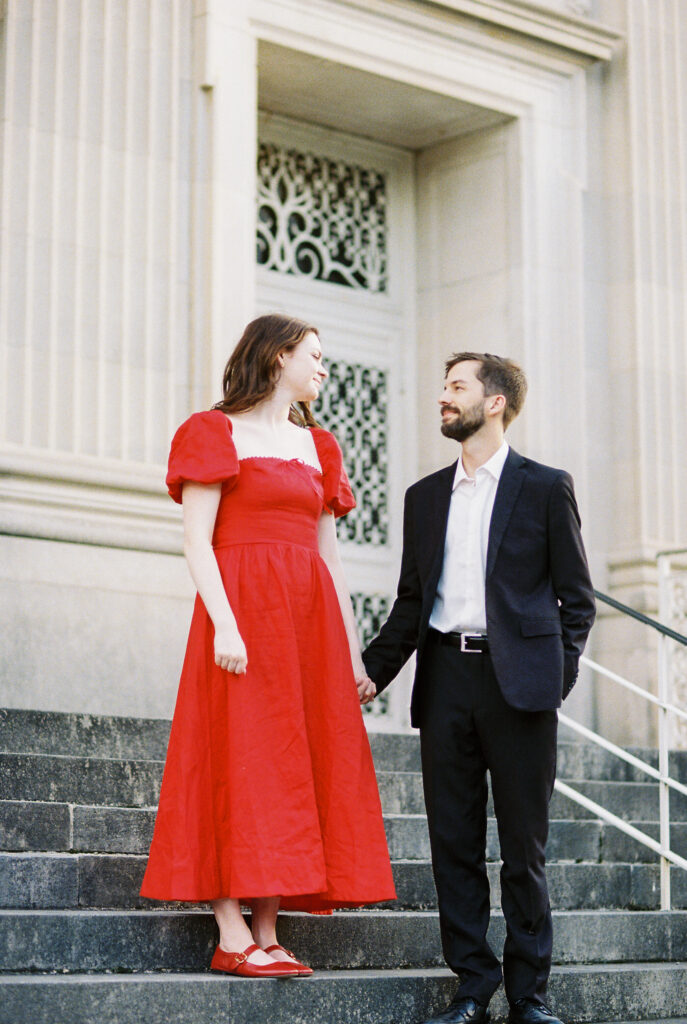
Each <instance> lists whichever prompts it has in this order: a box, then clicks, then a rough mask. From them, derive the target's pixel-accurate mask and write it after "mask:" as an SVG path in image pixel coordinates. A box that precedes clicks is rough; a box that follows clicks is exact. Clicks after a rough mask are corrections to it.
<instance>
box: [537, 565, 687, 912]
mask: <svg viewBox="0 0 687 1024" xmlns="http://www.w3.org/2000/svg"><path fill="white" fill-rule="evenodd" d="M659 561H660V559H659ZM659 575H660V573H659ZM595 594H596V596H597V598H599V599H600V600H602V601H604V602H605V603H607V604H609V605H611V606H612V607H613V608H615V609H617V610H618V611H620V612H623V613H625V614H627V615H630V616H632V617H633V618H636V619H638V620H639V621H641V622H642V623H644V624H645V625H648V626H651V627H653V628H654V629H656V630H658V632H659V633H660V638H659V664H658V696H657V697H655V696H654V695H653V694H652V693H649V692H648V691H647V690H645V689H642V687H641V686H637V685H636V684H635V683H632V682H630V680H629V679H625V678H624V677H623V676H621V675H618V673H617V672H612V671H611V670H610V669H607V668H605V667H604V666H603V665H599V664H598V662H595V661H592V660H591V659H590V658H586V657H584V656H583V657H582V658H581V659H580V660H581V662H583V663H584V664H585V665H587V666H588V667H589V668H591V669H592V670H593V671H594V672H598V673H599V674H600V675H603V676H605V677H606V678H607V679H610V680H611V681H612V682H614V683H617V684H618V685H620V686H622V687H624V688H625V689H627V690H630V691H631V692H632V693H634V694H636V695H637V696H639V697H641V698H642V699H643V700H646V701H647V702H649V703H651V704H654V705H656V706H657V707H658V715H659V718H658V740H659V743H658V769H656V768H654V766H653V765H651V764H648V763H647V762H646V761H643V760H642V759H641V758H639V757H636V756H635V755H634V754H630V753H629V751H626V750H624V749H623V748H622V747H619V746H617V745H616V744H615V743H611V741H610V740H607V739H605V738H604V737H603V736H600V735H599V734H598V733H596V732H594V731H593V730H591V729H588V728H587V727H586V726H584V725H581V724H580V723H579V722H575V721H574V720H573V719H572V718H568V716H567V715H564V714H561V713H559V716H558V717H559V721H560V722H562V723H563V724H564V725H566V726H568V727H569V728H570V729H573V730H574V731H575V732H577V733H579V734H580V735H582V736H584V737H585V738H586V739H588V740H590V741H591V742H592V743H595V744H597V746H600V747H602V748H603V749H604V750H608V751H609V752H610V753H612V754H614V755H616V756H617V757H620V758H622V759H623V760H624V761H626V762H628V763H629V764H631V765H633V766H634V767H635V768H638V769H639V770H640V771H642V772H644V773H645V774H647V775H649V776H651V778H654V779H656V780H657V782H658V784H659V841H658V842H657V841H656V840H655V839H653V838H652V837H651V836H649V835H647V833H646V832H642V831H641V829H638V828H635V827H634V825H630V824H629V823H628V822H627V821H624V820H623V819H622V818H620V817H619V816H618V815H616V814H613V813H612V812H611V811H609V810H607V809H606V808H605V807H602V805H601V804H598V803H597V802H596V801H595V800H590V799H589V797H586V796H585V795H584V794H583V793H580V792H578V791H577V790H575V789H573V788H572V787H571V786H568V785H567V784H566V783H564V782H560V781H559V780H556V782H555V788H556V790H557V791H558V792H559V793H561V794H562V795H563V796H566V797H568V799H570V800H573V801H574V802H575V803H577V804H579V805H580V806H581V807H584V808H585V809H586V810H588V811H591V813H592V814H594V815H595V816H596V817H597V818H600V819H601V820H602V821H606V822H608V823H609V824H610V825H613V826H614V827H615V828H618V829H620V831H621V832H624V833H625V834H626V835H629V836H631V837H632V838H633V839H636V840H637V841H638V842H640V843H642V844H643V845H644V846H646V847H648V848H649V849H651V850H653V851H654V852H655V853H658V854H659V855H660V858H661V909H662V910H670V906H671V899H670V865H671V864H675V865H676V866H677V867H680V868H682V869H683V870H686V871H687V860H686V859H685V858H684V857H681V856H680V855H679V854H677V853H675V851H674V850H671V848H670V803H669V800H670V790H671V789H673V790H676V791H677V792H679V793H682V794H683V795H685V796H687V786H685V785H683V784H682V783H681V782H678V781H677V779H673V778H671V777H670V772H669V724H670V723H669V721H668V715H669V714H672V715H675V716H676V717H678V718H681V719H683V720H687V711H685V710H684V709H683V708H680V707H678V706H677V705H676V704H672V703H671V702H670V701H668V689H669V683H668V679H669V663H670V651H669V648H668V643H669V642H670V641H673V642H677V643H680V644H683V645H684V646H687V637H684V636H682V635H681V634H679V633H676V632H675V630H672V629H669V628H668V627H666V626H663V625H661V623H659V622H656V621H655V620H653V619H650V618H649V617H648V616H646V615H642V614H641V613H639V612H635V611H634V610H633V609H630V608H628V607H627V606H626V605H622V604H621V603H620V602H619V601H616V600H614V599H613V598H609V597H607V595H605V594H601V593H600V592H599V591H595Z"/></svg>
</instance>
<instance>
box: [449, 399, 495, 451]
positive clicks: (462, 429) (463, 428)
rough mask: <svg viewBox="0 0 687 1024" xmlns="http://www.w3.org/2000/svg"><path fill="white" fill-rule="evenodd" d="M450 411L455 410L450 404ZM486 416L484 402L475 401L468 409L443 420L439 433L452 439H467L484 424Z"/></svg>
mask: <svg viewBox="0 0 687 1024" xmlns="http://www.w3.org/2000/svg"><path fill="white" fill-rule="evenodd" d="M449 408H450V409H451V410H452V411H454V412H457V410H456V409H455V408H454V407H453V406H451V407H449ZM486 421H487V418H486V416H485V415H484V402H475V404H474V405H471V406H470V408H469V409H466V410H465V411H464V412H462V413H461V412H459V413H458V415H457V417H456V418H455V419H452V420H445V421H444V422H443V423H442V424H441V433H442V434H443V435H444V437H450V438H451V440H452V441H461V442H462V441H467V439H468V438H469V437H472V435H473V434H476V433H477V431H478V430H479V429H480V427H482V426H484V424H485V423H486Z"/></svg>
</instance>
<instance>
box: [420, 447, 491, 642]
mask: <svg viewBox="0 0 687 1024" xmlns="http://www.w3.org/2000/svg"><path fill="white" fill-rule="evenodd" d="M508 451H509V448H508V445H507V444H506V442H505V441H504V442H503V444H502V445H501V447H500V448H499V449H498V451H496V452H494V454H493V455H492V457H491V458H490V459H489V460H488V461H487V462H485V463H484V465H483V466H480V467H479V469H478V470H477V471H476V473H475V476H474V479H470V477H469V476H468V475H467V473H466V472H465V468H464V467H463V457H462V455H461V457H460V459H459V460H458V465H457V466H456V475H455V477H454V480H453V492H452V494H451V505H450V508H449V513H448V523H447V525H446V544H445V546H444V565H443V569H442V571H441V576H440V578H439V583H438V585H437V596H436V599H435V601H434V607H433V609H432V614H431V616H430V619H429V624H430V626H431V627H432V628H433V629H438V630H439V631H440V632H442V633H454V632H455V633H486V631H487V611H486V604H485V597H484V589H485V574H486V567H487V546H488V543H489V525H490V523H491V513H492V511H493V508H494V499H495V497H496V488H497V487H498V483H499V479H500V477H501V473H502V471H503V467H504V464H505V461H506V458H507V457H508Z"/></svg>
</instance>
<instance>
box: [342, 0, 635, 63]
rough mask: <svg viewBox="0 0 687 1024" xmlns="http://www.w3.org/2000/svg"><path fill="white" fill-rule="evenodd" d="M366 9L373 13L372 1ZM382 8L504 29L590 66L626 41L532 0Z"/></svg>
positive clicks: (388, 2) (439, 1)
mask: <svg viewBox="0 0 687 1024" xmlns="http://www.w3.org/2000/svg"><path fill="white" fill-rule="evenodd" d="M349 2H351V0H349ZM352 5H353V6H357V5H358V0H352ZM364 6H365V7H366V8H367V9H368V10H369V9H370V6H371V5H370V3H369V0H366V2H365V4H364ZM374 6H376V4H375V5H374ZM383 6H384V7H386V8H394V7H396V8H397V11H398V13H400V10H401V8H403V9H405V11H409V9H411V8H415V9H416V10H418V12H421V11H423V10H424V12H425V13H428V14H429V13H431V12H432V9H433V10H434V12H435V13H438V12H439V11H442V10H443V12H453V13H454V14H455V15H456V17H457V18H458V19H460V20H462V21H464V22H468V23H469V22H471V23H473V25H475V26H479V25H481V26H482V27H483V28H484V29H490V30H493V29H494V28H498V29H501V30H502V31H503V32H504V33H507V34H509V35H511V36H512V37H513V39H514V41H515V39H516V38H517V37H520V39H522V37H525V38H529V39H530V40H531V41H532V42H537V43H548V44H550V45H551V46H553V47H556V48H560V49H562V50H567V51H568V52H570V53H574V54H576V55H577V56H578V57H583V58H586V59H587V60H589V61H590V63H591V62H594V61H598V60H604V61H608V60H611V58H612V57H613V54H614V53H615V51H616V50H617V49H618V47H619V46H620V44H621V43H622V41H623V38H624V37H623V35H622V33H620V32H618V31H617V30H616V29H614V28H611V27H610V26H608V25H603V24H601V23H600V22H598V21H594V20H592V19H590V18H586V17H581V16H580V15H578V14H575V13H573V12H572V11H570V12H567V11H560V10H556V9H553V8H551V7H550V6H548V5H544V4H539V3H531V2H529V0H412V2H410V3H408V2H406V3H401V4H399V3H397V0H383Z"/></svg>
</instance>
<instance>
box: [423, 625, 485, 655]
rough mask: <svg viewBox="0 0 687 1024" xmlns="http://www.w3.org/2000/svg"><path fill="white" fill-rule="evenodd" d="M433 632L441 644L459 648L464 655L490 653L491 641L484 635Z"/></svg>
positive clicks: (436, 630)
mask: <svg viewBox="0 0 687 1024" xmlns="http://www.w3.org/2000/svg"><path fill="white" fill-rule="evenodd" d="M431 632H432V636H434V637H435V638H436V639H437V640H438V641H439V643H442V644H450V646H451V647H457V648H458V650H459V651H461V653H462V654H488V653H489V641H488V639H487V637H486V636H485V634H484V633H441V632H440V631H439V630H438V629H433V630H432V631H431Z"/></svg>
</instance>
